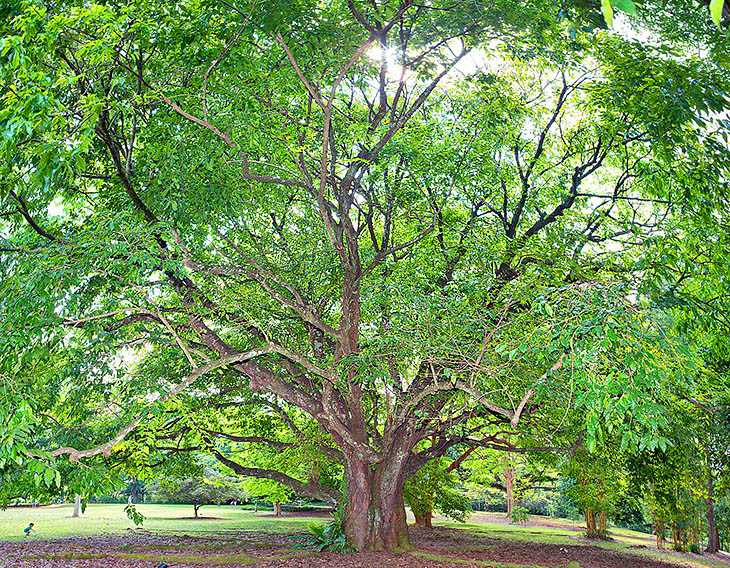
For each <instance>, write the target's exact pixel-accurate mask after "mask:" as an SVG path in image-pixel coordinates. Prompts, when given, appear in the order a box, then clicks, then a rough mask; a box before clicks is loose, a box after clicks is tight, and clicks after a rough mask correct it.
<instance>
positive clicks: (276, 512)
mask: <svg viewBox="0 0 730 568" xmlns="http://www.w3.org/2000/svg"><path fill="white" fill-rule="evenodd" d="M274 516H275V517H281V501H276V502H274Z"/></svg>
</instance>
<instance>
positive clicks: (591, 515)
mask: <svg viewBox="0 0 730 568" xmlns="http://www.w3.org/2000/svg"><path fill="white" fill-rule="evenodd" d="M597 536H598V530H597V529H596V514H595V512H594V511H593V509H586V537H588V538H596V537H597Z"/></svg>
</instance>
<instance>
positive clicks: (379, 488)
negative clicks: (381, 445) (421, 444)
mask: <svg viewBox="0 0 730 568" xmlns="http://www.w3.org/2000/svg"><path fill="white" fill-rule="evenodd" d="M346 475H347V490H348V491H347V493H348V496H349V500H348V504H347V506H346V507H345V533H346V534H347V536H348V537H349V538H350V540H351V541H352V544H353V546H354V547H355V548H356V549H357V550H397V549H403V548H410V546H411V545H410V540H409V537H408V525H407V522H406V509H405V503H404V500H403V482H404V479H403V468H402V467H398V466H397V464H388V463H384V464H380V465H379V466H378V467H376V468H375V470H373V468H372V467H371V466H370V464H369V463H368V462H367V460H361V461H357V460H354V463H348V464H347V467H346Z"/></svg>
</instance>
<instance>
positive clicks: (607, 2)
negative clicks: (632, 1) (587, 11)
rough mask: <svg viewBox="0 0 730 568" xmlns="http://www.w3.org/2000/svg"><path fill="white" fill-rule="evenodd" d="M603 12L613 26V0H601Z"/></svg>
mask: <svg viewBox="0 0 730 568" xmlns="http://www.w3.org/2000/svg"><path fill="white" fill-rule="evenodd" d="M721 1H722V0H721ZM601 12H602V13H603V19H604V20H606V25H607V26H608V27H609V28H612V27H613V6H611V0H601Z"/></svg>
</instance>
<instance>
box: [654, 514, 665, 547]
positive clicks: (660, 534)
mask: <svg viewBox="0 0 730 568" xmlns="http://www.w3.org/2000/svg"><path fill="white" fill-rule="evenodd" d="M654 534H655V535H656V546H657V548H661V549H664V519H656V518H655V519H654Z"/></svg>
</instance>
